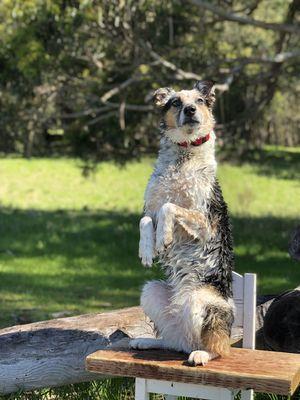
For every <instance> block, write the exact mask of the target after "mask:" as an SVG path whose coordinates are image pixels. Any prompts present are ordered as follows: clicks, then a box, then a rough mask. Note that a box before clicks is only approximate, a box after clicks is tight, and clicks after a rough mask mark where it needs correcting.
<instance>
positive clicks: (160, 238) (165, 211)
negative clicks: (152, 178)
mask: <svg viewBox="0 0 300 400" xmlns="http://www.w3.org/2000/svg"><path fill="white" fill-rule="evenodd" d="M173 208H174V204H172V203H165V204H164V205H163V206H162V207H161V209H160V211H159V215H158V222H157V228H156V245H155V249H156V251H157V253H162V252H163V251H164V250H165V248H166V247H168V246H169V245H170V244H171V243H172V242H173V228H174V221H173V212H174V210H173Z"/></svg>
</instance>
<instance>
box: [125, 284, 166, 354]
mask: <svg viewBox="0 0 300 400" xmlns="http://www.w3.org/2000/svg"><path fill="white" fill-rule="evenodd" d="M169 304H170V289H169V287H168V285H167V284H166V283H165V282H163V281H150V282H147V283H146V284H145V286H144V288H143V291H142V295H141V306H142V308H143V310H144V312H145V314H146V315H148V317H149V318H150V319H151V320H152V321H153V323H154V326H155V328H156V329H157V331H158V333H160V332H161V330H162V329H163V327H164V325H165V321H166V318H167V307H168V306H169ZM130 347H132V348H134V349H163V348H166V345H165V342H164V339H163V338H161V339H153V338H137V339H132V340H131V341H130Z"/></svg>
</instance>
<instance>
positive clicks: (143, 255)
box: [139, 241, 154, 268]
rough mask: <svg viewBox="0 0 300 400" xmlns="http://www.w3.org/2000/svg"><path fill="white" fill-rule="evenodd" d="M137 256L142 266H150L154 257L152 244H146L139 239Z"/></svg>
mask: <svg viewBox="0 0 300 400" xmlns="http://www.w3.org/2000/svg"><path fill="white" fill-rule="evenodd" d="M139 257H140V259H141V262H142V264H143V266H144V267H148V268H149V267H151V266H152V263H153V259H154V244H153V243H150V244H147V243H143V241H140V245H139Z"/></svg>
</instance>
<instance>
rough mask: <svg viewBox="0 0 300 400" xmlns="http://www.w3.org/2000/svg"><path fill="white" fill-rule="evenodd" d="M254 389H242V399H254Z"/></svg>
mask: <svg viewBox="0 0 300 400" xmlns="http://www.w3.org/2000/svg"><path fill="white" fill-rule="evenodd" d="M253 399H254V391H253V390H252V389H249V390H242V391H241V400H253Z"/></svg>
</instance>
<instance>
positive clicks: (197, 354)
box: [188, 299, 234, 365]
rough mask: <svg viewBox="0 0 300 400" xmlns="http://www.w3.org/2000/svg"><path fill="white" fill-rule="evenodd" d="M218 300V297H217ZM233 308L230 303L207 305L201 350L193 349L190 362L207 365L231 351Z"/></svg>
mask: <svg viewBox="0 0 300 400" xmlns="http://www.w3.org/2000/svg"><path fill="white" fill-rule="evenodd" d="M216 300H217V299H216ZM233 318H234V315H233V309H232V307H231V306H230V304H229V303H227V305H225V306H224V305H223V306H222V305H221V304H220V303H219V304H218V302H217V301H216V303H215V304H209V303H208V304H206V305H205V316H204V319H203V325H202V330H201V342H202V344H201V348H202V349H201V350H195V351H192V352H191V354H190V356H189V359H188V361H189V363H190V364H194V365H197V364H202V365H205V364H207V362H208V361H209V360H212V359H214V358H216V357H218V356H226V355H228V354H229V351H230V332H231V326H232V323H233Z"/></svg>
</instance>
